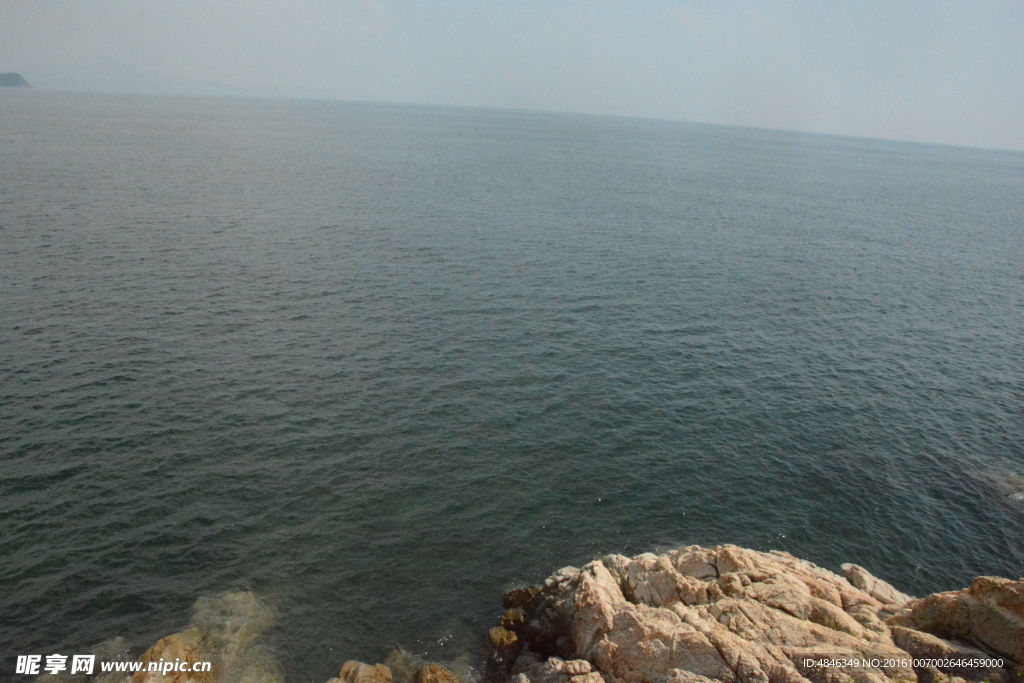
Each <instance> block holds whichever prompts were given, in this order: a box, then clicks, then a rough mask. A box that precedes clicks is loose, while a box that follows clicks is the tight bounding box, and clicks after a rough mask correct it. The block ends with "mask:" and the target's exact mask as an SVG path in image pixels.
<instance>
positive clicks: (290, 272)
mask: <svg viewBox="0 0 1024 683" xmlns="http://www.w3.org/2000/svg"><path fill="white" fill-rule="evenodd" d="M724 543H734V544H738V545H741V546H746V547H750V548H755V549H759V550H769V549H777V550H784V551H788V552H791V553H793V554H795V555H797V556H799V557H802V558H805V559H807V560H810V561H812V562H815V563H817V564H819V565H821V566H823V567H825V568H827V569H830V570H833V571H839V565H840V564H841V563H844V562H853V563H857V564H860V565H862V566H864V567H866V568H867V569H869V570H870V571H871V572H873V573H874V574H876V575H877V576H879V577H881V578H883V579H885V580H887V581H890V582H891V583H893V584H894V585H895V586H896V587H897V588H899V589H901V590H903V591H906V592H908V593H911V594H914V595H923V594H927V593H930V592H933V591H940V590H952V589H958V588H961V587H963V586H966V585H968V584H969V582H970V581H971V579H972V578H973V577H974V576H977V575H1000V576H1008V577H1010V578H1018V577H1020V576H1022V575H1024V153H1021V152H1014V151H998V150H984V149H968V148H958V147H949V146H940V145H928V144H915V143H908V142H893V141H886V140H877V139H861V138H852V137H838V136H830V135H821V134H808V133H797V132H785V131H774V130H758V129H751V128H739V127H727V126H714V125H706V124H697V123H686V122H677V121H659V120H642V119H629V118H614V117H600V116H582V115H568V114H553V113H535V112H527V111H504V110H488V109H472V108H455V107H432V106H413V105H391V104H372V103H357V102H335V101H304V100H262V99H244V98H234V99H232V98H219V99H218V98H192V97H172V96H158V95H111V94H83V93H59V92H46V91H37V90H18V91H3V92H0V643H3V648H4V651H3V652H2V653H0V656H2V661H0V667H3V670H4V671H5V672H6V673H5V674H4V675H5V676H6V675H7V674H8V673H10V672H11V671H13V667H14V658H15V656H16V655H20V654H31V653H36V654H50V653H63V654H73V653H77V652H86V651H88V650H89V648H92V647H94V646H96V645H97V644H98V643H101V642H104V641H107V640H109V639H111V638H114V637H117V636H122V637H124V638H125V639H126V642H127V643H128V644H129V645H130V646H131V647H132V648H134V651H135V652H136V653H139V652H141V651H142V650H144V649H145V648H146V647H148V646H149V645H151V644H152V643H153V642H154V641H156V640H157V639H159V638H160V637H162V636H165V635H167V634H170V633H173V632H175V631H178V630H181V629H182V628H184V627H185V626H186V625H187V624H188V622H189V618H190V613H191V608H192V605H193V603H194V602H195V601H196V600H197V598H200V597H207V596H216V595H219V594H221V593H224V592H225V591H232V590H240V589H245V590H252V591H254V592H255V593H256V594H257V595H258V596H259V597H260V598H261V599H262V600H264V601H266V603H267V604H269V605H272V606H273V609H274V610H275V613H276V615H277V622H276V625H275V626H274V627H273V628H272V629H271V630H270V631H269V632H268V633H267V634H266V636H265V637H266V642H267V643H268V647H269V648H271V650H272V651H273V652H274V653H275V656H276V657H277V658H278V661H279V664H280V666H281V668H282V670H283V671H284V672H285V675H286V678H287V680H288V681H289V682H301V683H307V682H308V683H323V681H325V680H326V679H327V678H329V677H331V676H334V675H336V674H337V670H338V668H339V667H340V665H341V663H342V662H344V661H345V660H347V659H359V660H363V661H367V662H371V663H372V662H377V661H383V660H384V658H385V657H387V656H388V653H389V652H390V651H391V650H392V649H394V648H404V649H405V650H407V651H409V652H411V653H415V654H417V655H421V656H423V657H426V658H429V659H433V660H437V661H441V662H449V663H456V664H458V663H459V662H461V663H462V664H463V665H465V666H472V665H473V662H475V661H478V659H479V656H480V650H481V643H482V641H483V638H484V637H485V634H486V632H487V630H488V628H490V627H491V626H493V625H494V620H495V618H496V617H497V616H498V615H499V614H500V612H501V597H502V594H503V593H504V592H505V591H507V590H508V589H510V588H513V587H517V586H522V585H526V584H531V583H537V582H540V581H542V580H543V579H544V577H546V576H547V575H549V574H550V573H552V572H553V571H555V570H557V569H558V568H560V567H563V566H566V565H575V566H581V565H582V564H584V563H586V562H588V561H590V560H592V559H594V558H597V557H600V556H602V555H605V554H608V553H625V554H637V553H641V552H645V551H659V550H665V549H668V548H672V547H677V546H683V545H690V544H701V545H716V544H724ZM467 662H468V664H467ZM456 664H453V666H454V665H456Z"/></svg>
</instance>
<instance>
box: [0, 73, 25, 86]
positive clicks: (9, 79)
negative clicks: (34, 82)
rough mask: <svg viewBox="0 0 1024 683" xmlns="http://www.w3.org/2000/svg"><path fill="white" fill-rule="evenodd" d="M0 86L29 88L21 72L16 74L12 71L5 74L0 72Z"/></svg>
mask: <svg viewBox="0 0 1024 683" xmlns="http://www.w3.org/2000/svg"><path fill="white" fill-rule="evenodd" d="M0 86H2V87H4V88H31V87H32V86H31V85H29V84H28V81H26V80H25V79H24V78H22V77H21V74H16V73H14V72H13V71H12V72H10V73H6V74H0Z"/></svg>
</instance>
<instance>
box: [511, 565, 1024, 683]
mask: <svg viewBox="0 0 1024 683" xmlns="http://www.w3.org/2000/svg"><path fill="white" fill-rule="evenodd" d="M843 572H844V574H845V577H842V576H838V575H836V574H834V573H833V572H830V571H828V570H826V569H823V568H821V567H818V566H816V565H814V564H812V563H810V562H807V561H804V560H800V559H798V558H796V557H793V556H792V555H789V554H788V553H783V552H771V553H762V552H757V551H753V550H746V549H743V548H739V547H736V546H728V545H726V546H719V547H716V548H711V549H707V548H701V547H698V546H691V547H688V548H682V549H680V550H673V551H670V552H667V553H665V554H662V555H655V554H652V553H645V554H642V555H639V556H637V557H632V558H629V557H625V556H622V555H609V556H607V557H604V558H602V559H600V560H595V561H594V562H591V563H589V564H587V565H586V566H584V567H583V568H582V569H577V568H575V567H566V568H564V569H562V570H560V571H558V572H556V573H555V574H554V575H552V576H551V577H549V578H548V579H547V580H546V581H545V582H544V585H543V586H538V587H535V588H532V589H519V590H517V591H513V592H512V593H510V594H509V595H507V596H506V600H505V604H506V607H509V608H514V609H517V610H519V611H520V612H521V613H522V616H521V618H519V619H505V618H503V622H502V623H503V626H501V627H500V628H501V629H502V630H505V631H511V632H513V633H515V635H516V637H517V642H518V643H519V647H520V648H521V651H520V652H519V654H518V656H517V659H516V661H513V662H512V663H511V666H510V667H509V669H508V671H509V675H511V676H512V677H513V679H514V680H516V681H518V683H537V682H538V681H542V682H543V683H569V681H570V679H571V680H572V683H583V681H582V680H577V679H578V678H580V677H582V676H591V677H594V681H593V683H601V681H604V682H606V683H668V682H669V681H671V682H672V683H707V682H708V681H721V682H723V683H798V682H800V683H806V682H807V681H812V682H813V683H855V682H856V683H885V682H886V681H907V682H909V681H916V680H920V681H924V682H925V683H932V682H933V681H934V682H935V683H955V682H956V681H957V680H958V679H959V680H964V681H975V680H976V681H980V680H986V681H989V682H990V683H1011V681H1012V682H1014V683H1017V681H1018V679H1017V678H1016V673H1015V672H1014V670H1013V666H1014V663H1013V662H1016V663H1017V664H1022V663H1024V651H1021V648H1024V621H1022V619H1021V617H1022V616H1024V614H1022V610H1024V589H1022V588H1021V586H1020V585H1019V584H1020V582H1011V581H1007V580H1005V579H991V578H985V577H983V578H980V579H978V580H976V581H975V582H974V585H972V587H971V588H970V589H969V590H967V591H960V592H958V593H956V594H938V595H935V596H929V598H925V599H924V600H915V599H913V598H911V597H910V596H908V595H906V594H904V593H902V592H900V591H899V590H897V589H896V588H894V587H893V586H891V585H889V584H888V583H886V582H885V581H882V580H881V579H879V578H877V577H875V576H873V575H872V574H871V573H870V572H868V571H867V570H866V569H864V568H862V567H858V566H857V565H844V566H843ZM887 622H888V623H887ZM890 624H891V625H890ZM926 627H927V628H926ZM930 629H931V630H930ZM949 638H954V639H955V638H961V639H965V640H966V641H969V642H974V643H976V644H977V645H979V646H981V648H982V649H979V648H977V647H973V646H972V645H970V644H969V642H964V643H959V642H954V641H951V640H949ZM492 640H493V632H492ZM989 650H991V651H995V652H999V653H1001V654H1004V655H1006V656H1007V657H1008V658H1010V659H1012V660H1013V662H1011V661H1009V660H1008V661H1006V664H1007V665H1008V667H1009V668H1000V667H994V668H990V669H982V668H976V669H968V668H963V667H960V668H952V669H948V670H946V669H943V670H939V669H925V668H920V669H917V670H915V669H913V668H911V661H912V658H911V654H912V653H914V652H917V653H921V656H926V657H931V658H939V659H942V658H953V659H960V658H963V657H969V658H983V659H985V658H990V655H989V654H986V652H988V651H989ZM943 653H944V654H943ZM822 660H825V663H824V664H823V663H822ZM842 660H847V661H848V660H860V661H861V662H862V664H861V665H858V666H849V665H845V664H843V663H842ZM864 660H869V661H870V662H871V663H872V664H873V665H874V666H867V665H866V664H864V663H863V662H864ZM570 662H580V664H573V665H572V670H573V672H574V673H569V672H568V670H567V666H568V665H569V664H570ZM585 665H586V666H589V667H591V668H586V667H585ZM833 665H834V666H833ZM577 667H578V668H577ZM577 671H578V672H579V673H575V672H577ZM584 672H585V673H584ZM598 678H600V679H601V680H600V681H598V680H597V679H598ZM556 679H557V680H556ZM588 680H589V679H588Z"/></svg>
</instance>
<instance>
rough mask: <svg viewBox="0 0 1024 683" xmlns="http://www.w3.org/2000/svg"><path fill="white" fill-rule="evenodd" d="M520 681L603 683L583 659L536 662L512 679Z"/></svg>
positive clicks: (532, 682) (536, 682)
mask: <svg viewBox="0 0 1024 683" xmlns="http://www.w3.org/2000/svg"><path fill="white" fill-rule="evenodd" d="M520 677H521V678H520ZM522 679H526V682H528V683H605V680H604V678H602V677H601V674H599V673H598V672H596V671H594V667H593V666H591V664H590V662H588V661H586V660H583V659H571V660H569V661H565V660H563V659H561V658H559V657H551V658H550V659H548V660H547V661H545V662H537V663H535V664H533V665H532V666H531V667H530V668H529V669H528V670H527V671H526V672H525V673H520V674H516V675H515V676H513V678H512V680H513V681H522Z"/></svg>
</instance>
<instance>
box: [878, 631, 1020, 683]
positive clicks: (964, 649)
mask: <svg viewBox="0 0 1024 683" xmlns="http://www.w3.org/2000/svg"><path fill="white" fill-rule="evenodd" d="M891 630H892V639H893V642H895V643H896V645H897V646H898V647H899V648H900V649H902V650H904V651H906V652H907V653H908V654H910V655H912V656H914V657H917V658H919V659H939V660H950V659H951V660H961V659H968V660H970V659H982V660H990V659H993V657H992V656H991V655H990V654H989V653H987V652H984V651H983V650H979V649H978V648H976V647H971V646H969V645H965V644H963V643H956V642H951V641H948V640H943V639H942V638H939V637H938V636H935V635H932V634H930V633H924V632H922V631H915V630H914V629H910V628H906V627H904V626H893V627H891ZM937 670H938V671H940V672H941V673H944V674H947V675H950V676H956V677H959V678H963V679H964V680H968V681H987V682H988V683H1008V682H1009V680H1010V674H1009V672H1008V671H1007V670H1006V669H1002V668H994V667H992V668H988V667H985V668H982V667H958V666H957V667H943V668H939V669H937Z"/></svg>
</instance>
